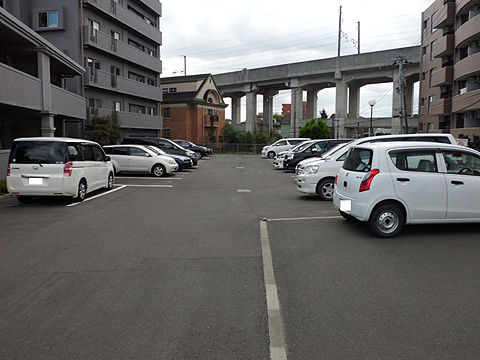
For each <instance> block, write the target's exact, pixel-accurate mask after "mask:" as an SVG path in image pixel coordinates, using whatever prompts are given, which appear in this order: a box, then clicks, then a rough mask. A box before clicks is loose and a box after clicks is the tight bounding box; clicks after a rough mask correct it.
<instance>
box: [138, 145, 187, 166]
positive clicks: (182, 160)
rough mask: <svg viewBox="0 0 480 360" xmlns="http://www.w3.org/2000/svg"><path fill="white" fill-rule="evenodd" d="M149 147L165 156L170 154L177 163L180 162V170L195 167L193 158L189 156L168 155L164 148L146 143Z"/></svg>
mask: <svg viewBox="0 0 480 360" xmlns="http://www.w3.org/2000/svg"><path fill="white" fill-rule="evenodd" d="M144 146H145V147H146V148H147V149H150V150H152V151H153V152H155V153H156V154H157V155H165V156H170V157H171V158H172V159H174V160H175V161H176V162H177V164H178V171H182V170H184V169H190V168H192V167H193V159H192V158H191V157H189V156H182V155H168V154H167V153H166V152H165V151H163V150H162V149H160V148H158V147H156V146H153V145H144Z"/></svg>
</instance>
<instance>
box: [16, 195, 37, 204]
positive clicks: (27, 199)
mask: <svg viewBox="0 0 480 360" xmlns="http://www.w3.org/2000/svg"><path fill="white" fill-rule="evenodd" d="M32 199H33V197H32V196H17V200H18V201H19V202H20V203H21V204H30V203H31V202H32Z"/></svg>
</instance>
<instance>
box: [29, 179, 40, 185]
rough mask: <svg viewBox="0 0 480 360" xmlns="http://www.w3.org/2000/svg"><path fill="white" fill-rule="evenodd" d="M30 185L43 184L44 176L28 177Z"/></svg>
mask: <svg viewBox="0 0 480 360" xmlns="http://www.w3.org/2000/svg"><path fill="white" fill-rule="evenodd" d="M28 185H43V179H42V178H28Z"/></svg>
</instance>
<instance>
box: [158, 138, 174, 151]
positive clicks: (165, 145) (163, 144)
mask: <svg viewBox="0 0 480 360" xmlns="http://www.w3.org/2000/svg"><path fill="white" fill-rule="evenodd" d="M158 146H159V147H161V148H164V149H174V147H173V145H172V144H171V143H169V142H168V141H165V140H158Z"/></svg>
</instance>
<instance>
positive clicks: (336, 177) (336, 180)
mask: <svg viewBox="0 0 480 360" xmlns="http://www.w3.org/2000/svg"><path fill="white" fill-rule="evenodd" d="M337 182H338V174H337V176H335V185H337Z"/></svg>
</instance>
